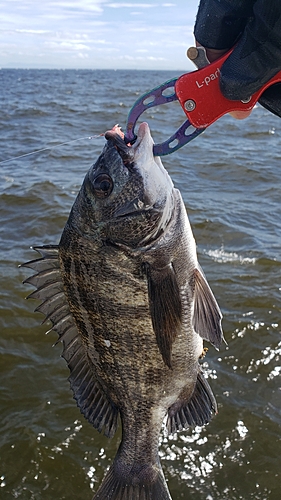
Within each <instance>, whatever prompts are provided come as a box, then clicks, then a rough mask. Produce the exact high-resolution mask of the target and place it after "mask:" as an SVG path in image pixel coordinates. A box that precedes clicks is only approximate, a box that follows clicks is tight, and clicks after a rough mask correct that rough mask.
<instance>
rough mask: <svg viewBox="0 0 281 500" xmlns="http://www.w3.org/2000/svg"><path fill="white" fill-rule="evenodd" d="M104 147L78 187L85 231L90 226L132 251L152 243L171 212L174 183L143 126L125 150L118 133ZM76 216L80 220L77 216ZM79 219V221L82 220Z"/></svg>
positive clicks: (117, 131) (113, 132)
mask: <svg viewBox="0 0 281 500" xmlns="http://www.w3.org/2000/svg"><path fill="white" fill-rule="evenodd" d="M105 138H106V140H107V143H106V145H105V147H104V149H103V152H102V154H101V155H100V156H99V158H98V160H97V161H96V163H95V164H94V165H93V166H92V168H91V169H90V170H89V172H88V174H87V175H86V178H85V180H84V184H83V186H82V190H81V192H82V196H83V197H84V201H85V203H86V207H87V209H86V210H84V215H85V217H86V220H84V223H85V224H87V225H88V231H87V232H89V228H90V226H91V224H92V226H93V228H94V227H95V228H96V227H97V225H98V231H99V235H100V236H101V238H102V239H105V240H110V241H112V242H115V243H122V244H125V245H129V246H132V247H136V246H139V245H145V244H147V243H148V242H150V241H153V240H155V239H156V238H157V237H158V236H159V234H160V233H162V232H163V230H164V229H165V227H166V226H167V224H168V222H169V220H170V218H171V214H172V210H173V183H172V180H171V178H170V177H169V175H168V173H167V171H166V170H165V168H164V167H163V165H162V162H161V160H160V158H159V157H154V156H153V144H154V143H153V140H152V137H151V134H150V130H149V126H148V125H147V123H142V124H141V125H140V127H139V131H138V138H137V141H136V142H135V144H134V145H132V146H129V145H127V144H126V143H125V141H124V136H123V134H122V133H121V132H120V129H119V128H118V127H114V128H113V129H112V130H111V131H109V132H107V133H106V134H105ZM80 215H81V214H80ZM85 217H83V219H85Z"/></svg>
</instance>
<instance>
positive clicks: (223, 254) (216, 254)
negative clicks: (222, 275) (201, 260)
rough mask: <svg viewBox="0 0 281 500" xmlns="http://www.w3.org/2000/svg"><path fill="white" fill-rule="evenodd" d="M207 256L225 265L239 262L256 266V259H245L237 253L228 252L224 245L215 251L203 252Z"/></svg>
mask: <svg viewBox="0 0 281 500" xmlns="http://www.w3.org/2000/svg"><path fill="white" fill-rule="evenodd" d="M203 253H204V254H205V255H208V256H209V257H211V258H212V259H213V260H214V261H216V262H219V263H222V264H225V263H227V262H239V263H240V264H255V263H256V259H255V258H254V257H243V256H242V255H238V253H236V252H227V251H226V250H225V249H224V246H223V245H222V246H221V247H220V248H217V249H215V250H203Z"/></svg>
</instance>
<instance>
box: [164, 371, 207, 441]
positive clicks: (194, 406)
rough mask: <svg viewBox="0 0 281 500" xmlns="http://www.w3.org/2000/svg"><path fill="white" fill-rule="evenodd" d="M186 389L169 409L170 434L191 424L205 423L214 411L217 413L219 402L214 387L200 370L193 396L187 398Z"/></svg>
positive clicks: (168, 426) (168, 425) (168, 427)
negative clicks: (214, 393)
mask: <svg viewBox="0 0 281 500" xmlns="http://www.w3.org/2000/svg"><path fill="white" fill-rule="evenodd" d="M186 392H187V391H185V390H183V391H182V394H181V395H180V396H179V398H178V400H177V401H176V402H175V403H174V404H173V405H172V406H171V407H170V408H169V410H168V420H167V429H168V432H169V434H174V433H175V432H177V431H181V430H183V429H187V428H188V427H189V426H196V425H200V426H202V425H205V424H207V423H208V422H210V420H211V418H212V415H213V413H217V403H216V400H215V397H214V395H213V392H212V389H211V387H210V386H209V384H208V382H207V380H206V379H205V377H204V375H203V373H202V372H201V371H199V373H198V376H197V380H196V384H195V388H194V391H193V393H192V396H191V397H190V398H189V399H186Z"/></svg>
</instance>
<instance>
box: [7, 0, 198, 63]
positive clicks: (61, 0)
mask: <svg viewBox="0 0 281 500" xmlns="http://www.w3.org/2000/svg"><path fill="white" fill-rule="evenodd" d="M198 4H199V0H174V1H173V0H172V1H171V2H161V1H160V2H159V1H155V0H145V1H143V2H142V1H140V2H139V1H131V2H121V1H115V2H112V1H110V0H76V1H72V0H1V1H0V12H1V17H0V19H1V24H0V67H2V68H90V69H165V70H166V69H167V70H190V69H194V68H193V65H192V63H191V62H190V61H189V60H188V59H187V57H186V50H187V48H188V47H190V46H191V45H194V39H193V26H194V21H195V16H196V12H197V8H198Z"/></svg>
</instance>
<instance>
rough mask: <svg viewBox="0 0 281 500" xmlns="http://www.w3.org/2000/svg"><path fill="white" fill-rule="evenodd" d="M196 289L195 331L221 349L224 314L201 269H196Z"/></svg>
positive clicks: (194, 277) (194, 284)
mask: <svg viewBox="0 0 281 500" xmlns="http://www.w3.org/2000/svg"><path fill="white" fill-rule="evenodd" d="M193 288H194V312H193V327H194V330H195V331H196V332H197V333H198V334H199V335H200V336H201V337H202V338H203V339H205V340H208V341H209V342H211V344H213V346H215V348H216V349H219V347H220V345H221V342H222V341H223V340H224V337H223V331H222V327H221V320H222V314H221V311H220V308H219V306H218V304H217V301H216V299H215V297H214V295H213V292H212V290H211V288H210V287H209V285H208V283H207V280H206V278H205V276H204V274H203V272H202V271H201V270H200V269H195V271H194V276H193Z"/></svg>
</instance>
